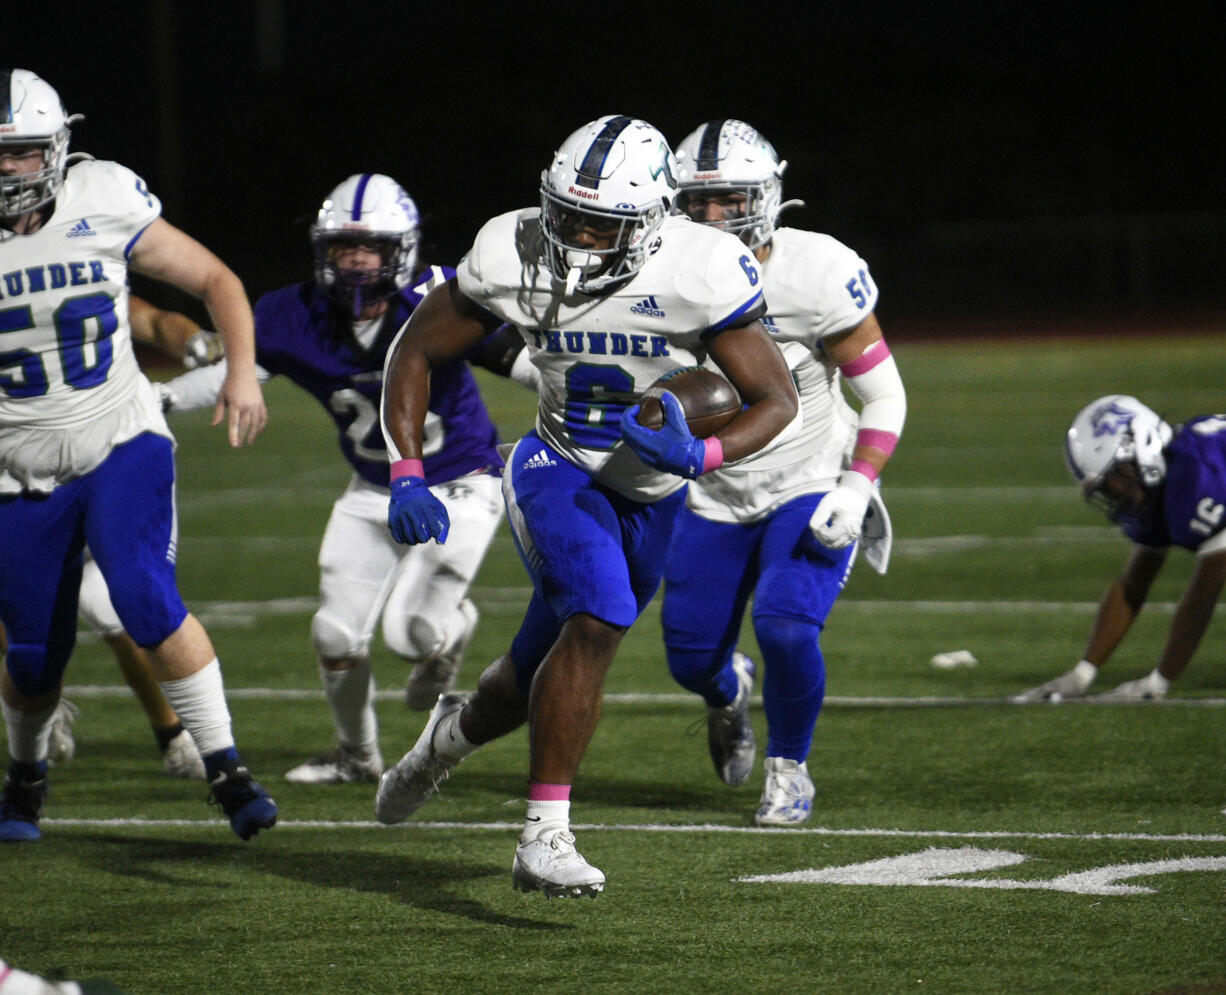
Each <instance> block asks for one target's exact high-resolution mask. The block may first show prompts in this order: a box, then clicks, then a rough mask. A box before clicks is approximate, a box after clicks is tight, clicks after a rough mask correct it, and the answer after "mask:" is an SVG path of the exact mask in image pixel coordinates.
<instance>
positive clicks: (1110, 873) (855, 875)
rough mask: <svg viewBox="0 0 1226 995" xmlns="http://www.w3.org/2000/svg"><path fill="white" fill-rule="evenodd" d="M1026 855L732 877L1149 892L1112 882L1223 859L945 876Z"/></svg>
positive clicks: (927, 853) (930, 854)
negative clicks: (1040, 876)
mask: <svg viewBox="0 0 1226 995" xmlns="http://www.w3.org/2000/svg"><path fill="white" fill-rule="evenodd" d="M1026 859H1028V858H1027V857H1026V855H1025V854H1024V853H1014V852H1012V851H1011V850H981V849H979V848H978V847H973V846H964V847H961V848H959V849H957V850H952V849H950V848H948V847H929V848H928V849H927V850H922V851H921V852H919V853H909V854H904V855H903V856H901V857H885V858H883V859H881V860H870V861H868V862H867V863H863V864H848V865H847V866H845V867H827V868H825V869H823V870H807V871H791V872H789V873H786V874H760V875H753V876H750V877H741V878H737V879H736V880H737V881H738V882H740V883H744V884H767V883H780V884H856V885H912V886H918V887H934V886H937V885H940V886H944V887H948V888H1001V889H1018V888H1028V889H1032V890H1037V891H1067V892H1074V893H1076V894H1078V895H1152V894H1154V893H1155V892H1156V890H1157V889H1155V888H1146V887H1144V886H1143V885H1131V884H1116V883H1115V882H1117V881H1122V880H1125V879H1127V878H1139V877H1150V876H1152V875H1155V874H1173V873H1174V872H1176V871H1226V857H1179V858H1177V859H1174V860H1150V861H1145V862H1143V863H1140V864H1110V865H1108V866H1106V867H1095V868H1092V869H1091V870H1088V871H1079V872H1077V873H1075V874H1064V875H1061V876H1060V877H1058V878H1052V879H1051V880H1050V881H1014V880H1011V879H1009V878H993V879H990V880H987V881H967V880H964V879H961V878H951V877H949V875H951V874H974V873H977V872H979V871H994V870H998V869H1000V868H1002V867H1013V866H1015V865H1017V864H1020V863H1022V861H1024V860H1026Z"/></svg>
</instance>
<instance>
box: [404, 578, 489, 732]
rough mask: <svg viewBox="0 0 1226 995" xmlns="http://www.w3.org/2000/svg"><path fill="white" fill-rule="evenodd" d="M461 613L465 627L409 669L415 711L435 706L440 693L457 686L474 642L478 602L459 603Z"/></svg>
mask: <svg viewBox="0 0 1226 995" xmlns="http://www.w3.org/2000/svg"><path fill="white" fill-rule="evenodd" d="M458 607H459V611H460V614H461V615H463V616H464V628H463V629H462V630H461V631H460V634H459V635H458V636H457V637H456V638H455V639H454V640H453V641H452V643H451V645H450V646H446V647H444V648H443V649H442V651H440V652H439V654H438V656H436V657H434V658H432V659H430V660H422V661H421V663H418V664H415V665H414V667H413V669H412V670H411V671H409V682H408V684H406V685H405V688H404V697H405V701H406V703H407V704H408V706H409V708H410V709H412V710H413V711H414V712H424V711H425V710H426V709H427V708H433V707H434V703H435V702H436V701H438V696H439V695H440V694H446V693H447V692H448V691H450V690H451V689H452V688H453V687H455V682H456V678H457V677H458V676H459V673H460V663H461V662H462V661H463V659H464V651H465V650H467V649H468V644H469V643H471V642H472V639H473V633H474V632H475V631H476V630H477V618H478V615H477V606H476V605H474V604H473V603H472V602H471V601H470V600H469V599H468V598H465V599H464V600H463V601H461V602H460V604H459V606H458Z"/></svg>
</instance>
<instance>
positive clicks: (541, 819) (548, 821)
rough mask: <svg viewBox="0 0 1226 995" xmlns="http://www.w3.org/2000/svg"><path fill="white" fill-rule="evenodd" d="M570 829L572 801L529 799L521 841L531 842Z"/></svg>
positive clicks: (520, 836)
mask: <svg viewBox="0 0 1226 995" xmlns="http://www.w3.org/2000/svg"><path fill="white" fill-rule="evenodd" d="M559 830H561V831H562V832H569V831H570V802H569V801H564V802H557V801H554V802H542V801H533V800H532V799H531V798H529V799H528V810H527V812H525V813H524V831H523V832H522V833H520V834H519V841H520V842H521V843H531V842H532V841H533V840H535V839H539V838H540V837H542V836H548V835H550V834H552V833H556V832H558V831H559Z"/></svg>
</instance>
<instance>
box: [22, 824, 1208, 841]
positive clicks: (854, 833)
mask: <svg viewBox="0 0 1226 995" xmlns="http://www.w3.org/2000/svg"><path fill="white" fill-rule="evenodd" d="M39 824H40V825H42V826H62V827H67V828H91V829H92V828H105V827H111V826H114V827H125V826H127V827H138V826H139V827H147V828H155V829H156V828H163V827H166V828H172V827H176V826H182V827H205V828H209V827H218V828H221V827H226V822H225V821H224V820H222V819H138V818H126V819H54V818H43V819H42V820H41V821H40V823H39ZM226 828H228V827H226ZM523 828H524V824H523V822H522V821H518V822H404V823H401V824H399V825H396V826H385V825H383V824H382V823H380V822H373V821H369V820H361V819H354V820H352V821H348V820H324V819H278V820H277V829H278V830H280V829H378V830H381V831H393V832H395V831H401V832H403V831H414V830H432V829H441V830H447V831H451V830H465V831H472V832H485V831H499V832H501V831H507V832H510V831H516V832H518V831H519V830H521V829H523ZM571 829H573V830H575V831H577V832H609V833H730V834H735V835H746V836H771V835H784V836H829V837H864V836H871V837H880V838H890V839H894V838H896V839H959V840H1070V841H1080V842H1087V843H1100V842H1134V843H1226V834H1223V833H1205V834H1195V833H1039V832H1027V831H1025V830H1020V831H1012V830H968V831H965V832H963V831H958V830H951V829H831V828H828V827H825V826H803V827H801V826H798V827H794V828H784V827H773V828H772V827H769V826H727V825H722V824H719V823H714V824H712V823H702V824H684V825H669V824H667V823H626V824H610V823H595V822H592V823H578V822H576V823H572V824H571Z"/></svg>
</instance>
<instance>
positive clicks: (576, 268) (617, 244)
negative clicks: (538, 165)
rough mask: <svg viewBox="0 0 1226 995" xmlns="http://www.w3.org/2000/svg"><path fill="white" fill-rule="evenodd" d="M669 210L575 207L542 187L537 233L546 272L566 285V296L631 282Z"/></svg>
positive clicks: (605, 289) (657, 208) (660, 207)
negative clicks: (541, 241)
mask: <svg viewBox="0 0 1226 995" xmlns="http://www.w3.org/2000/svg"><path fill="white" fill-rule="evenodd" d="M667 214H668V211H667V209H666V208H665V207H664V206H663V205H659V204H657V205H655V206H653V207H651V208H650V209H648V210H647V211H643V212H626V213H621V212H618V211H601V210H594V209H592V208H588V207H579V206H576V205H575V204H572V203H570V202H569V201H566V200H563V199H562V198H561V197H558V196H557V195H555V194H554V193H553V192H552V191H550V190H549V189H548V188H545V187H542V189H541V231H542V232H543V233H544V236H545V241H546V250H545V261H546V263H547V264H548V266H549V271H550V272H551V273H552V274H553V275H554V276H555V277H556V278H557V279H559V280H562V281H564V282H565V283H566V293H567V294H572V293H574V292H575V290H576V289H577V288H581V289H582V290H583V291H584V292H585V293H600V292H602V291H608V290H611V289H613V288H614V287H616V286H618V285H619V284H621V283H624V282H625V281H626V280H629V279H630V278H631V277H632V276H634V274H635V273H637V272H638V271H639V269H640V268H641V267H642V265H643V262H644V261H645V260H646V258H647V256H648V255H649V254H650V250H651V248H652V245H653V243H654V237H655V234H656V231H657V230H658V229H659V227H660V225H662V224H663V223H664V218H665V217H666V216H667Z"/></svg>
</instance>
